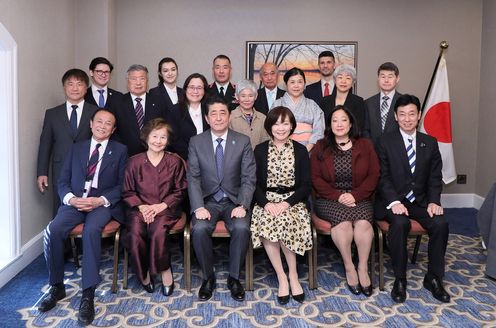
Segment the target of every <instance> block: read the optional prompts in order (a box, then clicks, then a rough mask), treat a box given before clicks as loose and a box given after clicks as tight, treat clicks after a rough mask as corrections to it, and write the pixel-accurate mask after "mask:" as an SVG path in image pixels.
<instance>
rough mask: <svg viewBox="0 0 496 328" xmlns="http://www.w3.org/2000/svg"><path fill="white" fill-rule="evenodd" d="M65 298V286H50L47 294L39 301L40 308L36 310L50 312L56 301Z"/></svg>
mask: <svg viewBox="0 0 496 328" xmlns="http://www.w3.org/2000/svg"><path fill="white" fill-rule="evenodd" d="M64 297H65V286H64V285H62V287H60V286H52V287H50V290H49V291H48V294H47V295H46V296H45V297H44V298H43V300H41V303H40V306H39V307H38V310H39V311H41V312H46V311H48V310H51V309H53V308H54V307H55V305H56V304H57V301H60V300H61V299H63V298H64Z"/></svg>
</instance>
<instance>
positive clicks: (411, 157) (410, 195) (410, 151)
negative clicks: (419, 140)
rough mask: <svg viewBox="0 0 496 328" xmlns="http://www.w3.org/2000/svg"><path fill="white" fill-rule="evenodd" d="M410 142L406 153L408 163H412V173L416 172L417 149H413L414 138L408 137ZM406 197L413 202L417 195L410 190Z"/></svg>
mask: <svg viewBox="0 0 496 328" xmlns="http://www.w3.org/2000/svg"><path fill="white" fill-rule="evenodd" d="M408 142H409V143H410V144H409V145H408V147H406V155H407V156H408V164H409V165H410V171H412V174H413V173H414V172H415V161H416V157H417V156H416V153H415V149H413V139H408ZM406 199H408V201H409V202H410V203H413V201H414V200H415V195H414V194H413V190H410V192H409V193H408V194H407V195H406Z"/></svg>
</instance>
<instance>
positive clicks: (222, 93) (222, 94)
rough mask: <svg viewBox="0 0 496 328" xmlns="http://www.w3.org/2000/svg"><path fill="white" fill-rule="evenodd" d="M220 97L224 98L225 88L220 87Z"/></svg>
mask: <svg viewBox="0 0 496 328" xmlns="http://www.w3.org/2000/svg"><path fill="white" fill-rule="evenodd" d="M219 94H220V96H221V97H222V98H224V87H220V92H219Z"/></svg>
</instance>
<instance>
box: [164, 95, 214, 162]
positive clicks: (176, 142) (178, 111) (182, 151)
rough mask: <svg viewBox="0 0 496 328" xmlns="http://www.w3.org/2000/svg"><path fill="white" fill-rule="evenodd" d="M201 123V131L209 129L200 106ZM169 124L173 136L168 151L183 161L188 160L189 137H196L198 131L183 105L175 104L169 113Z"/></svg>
mask: <svg viewBox="0 0 496 328" xmlns="http://www.w3.org/2000/svg"><path fill="white" fill-rule="evenodd" d="M201 111H202V123H203V131H207V130H208V129H210V125H208V123H207V120H205V108H204V107H203V105H202V109H201ZM170 121H171V124H172V129H173V132H174V133H173V136H172V140H171V145H170V151H171V152H174V153H176V154H178V155H179V156H181V157H182V159H184V160H185V161H187V160H188V145H189V141H190V139H191V137H193V136H196V135H197V134H198V131H197V130H196V126H195V124H194V123H193V120H192V119H191V116H190V115H189V112H188V107H187V106H186V104H185V103H183V102H180V103H178V104H176V105H175V106H174V107H173V108H172V111H171V120H170Z"/></svg>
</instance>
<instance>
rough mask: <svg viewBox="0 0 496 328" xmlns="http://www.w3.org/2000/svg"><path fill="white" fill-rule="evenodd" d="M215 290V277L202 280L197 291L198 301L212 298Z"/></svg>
mask: <svg viewBox="0 0 496 328" xmlns="http://www.w3.org/2000/svg"><path fill="white" fill-rule="evenodd" d="M214 289H215V277H210V278H208V279H207V280H203V282H202V285H201V287H200V290H199V291H198V298H199V299H200V301H208V300H209V299H210V298H211V297H212V293H213V292H214Z"/></svg>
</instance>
